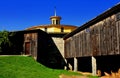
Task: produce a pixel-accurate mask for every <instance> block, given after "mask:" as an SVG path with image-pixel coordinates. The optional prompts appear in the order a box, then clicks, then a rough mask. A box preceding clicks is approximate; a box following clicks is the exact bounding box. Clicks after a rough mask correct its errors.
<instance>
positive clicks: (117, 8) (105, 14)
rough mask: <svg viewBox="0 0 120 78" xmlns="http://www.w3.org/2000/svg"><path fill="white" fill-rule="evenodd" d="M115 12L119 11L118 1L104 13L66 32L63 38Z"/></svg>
mask: <svg viewBox="0 0 120 78" xmlns="http://www.w3.org/2000/svg"><path fill="white" fill-rule="evenodd" d="M117 12H120V3H118V4H117V5H115V6H114V7H112V8H110V9H108V10H107V11H105V12H104V13H102V14H100V15H98V16H97V17H95V18H94V19H92V20H90V21H89V22H87V23H85V24H83V25H82V26H80V27H78V28H77V29H76V30H74V31H73V32H71V33H69V34H67V35H65V36H64V40H65V39H67V38H69V37H71V36H73V35H74V34H76V33H78V32H79V31H81V30H83V29H85V28H87V27H90V26H91V25H93V24H95V23H96V22H99V21H101V20H103V19H105V18H106V17H109V16H110V15H113V14H115V13H117Z"/></svg>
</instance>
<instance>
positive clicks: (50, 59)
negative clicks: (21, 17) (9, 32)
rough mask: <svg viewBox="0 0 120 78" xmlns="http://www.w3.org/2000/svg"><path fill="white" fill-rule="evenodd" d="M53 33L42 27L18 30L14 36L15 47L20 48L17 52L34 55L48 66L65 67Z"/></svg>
mask: <svg viewBox="0 0 120 78" xmlns="http://www.w3.org/2000/svg"><path fill="white" fill-rule="evenodd" d="M51 35H52V34H48V33H46V32H44V31H42V30H40V29H34V30H23V31H17V32H15V35H14V37H13V39H14V42H15V44H16V45H14V46H15V47H14V48H17V49H18V50H19V51H17V54H22V55H29V56H32V57H33V58H34V59H36V60H37V61H38V62H40V63H41V64H43V65H45V66H47V67H50V68H55V69H63V68H64V66H65V65H66V63H65V61H64V58H63V57H62V55H61V53H60V51H59V49H58V48H57V46H56V44H55V43H54V41H53V39H52V37H51ZM54 35H55V34H54ZM56 35H57V34H56ZM62 35H63V34H61V35H59V36H62ZM52 36H53V35H52ZM17 45H19V46H18V47H17ZM15 52H16V50H15Z"/></svg>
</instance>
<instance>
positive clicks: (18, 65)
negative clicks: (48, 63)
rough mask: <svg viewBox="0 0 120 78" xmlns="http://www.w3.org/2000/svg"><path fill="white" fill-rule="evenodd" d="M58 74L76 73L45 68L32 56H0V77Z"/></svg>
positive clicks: (52, 77)
mask: <svg viewBox="0 0 120 78" xmlns="http://www.w3.org/2000/svg"><path fill="white" fill-rule="evenodd" d="M60 74H66V75H78V73H75V72H69V71H66V70H55V69H50V68H47V67H45V66H43V65H41V64H39V63H38V62H36V61H35V60H34V59H33V58H32V57H26V56H0V78H59V75H60ZM79 75H80V74H79ZM90 78H97V77H93V76H90Z"/></svg>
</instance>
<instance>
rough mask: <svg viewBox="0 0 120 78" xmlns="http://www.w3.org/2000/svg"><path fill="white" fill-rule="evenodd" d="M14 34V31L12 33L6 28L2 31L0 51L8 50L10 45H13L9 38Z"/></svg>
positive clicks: (0, 33)
mask: <svg viewBox="0 0 120 78" xmlns="http://www.w3.org/2000/svg"><path fill="white" fill-rule="evenodd" d="M13 35H14V34H13V33H10V32H8V31H6V30H4V31H0V52H3V51H6V50H7V48H8V47H11V46H12V43H11V41H10V39H9V38H10V37H11V36H13Z"/></svg>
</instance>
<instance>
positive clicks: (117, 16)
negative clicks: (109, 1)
mask: <svg viewBox="0 0 120 78" xmlns="http://www.w3.org/2000/svg"><path fill="white" fill-rule="evenodd" d="M116 18H117V21H119V20H120V13H118V14H117V15H116Z"/></svg>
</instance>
